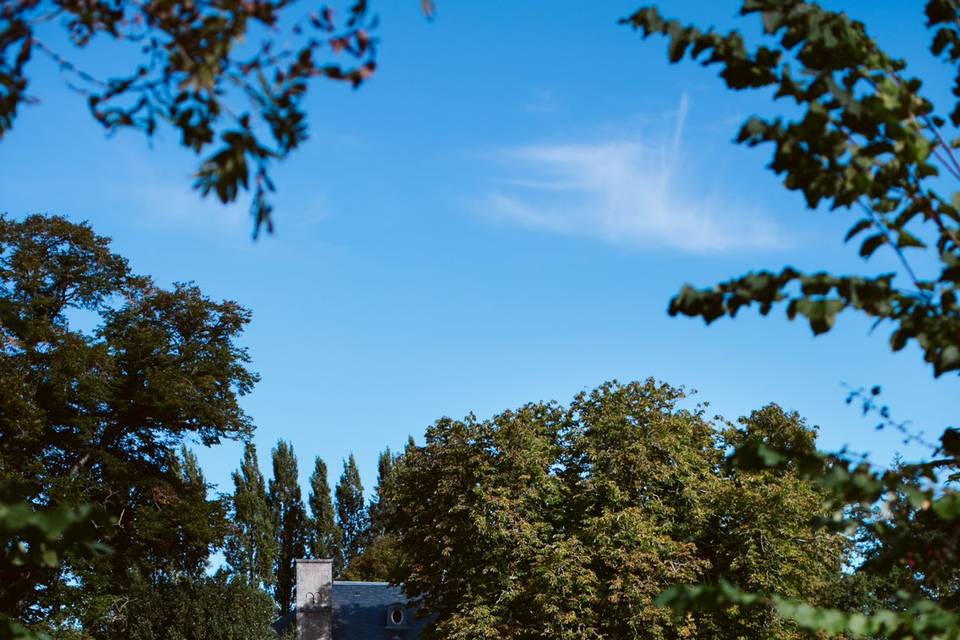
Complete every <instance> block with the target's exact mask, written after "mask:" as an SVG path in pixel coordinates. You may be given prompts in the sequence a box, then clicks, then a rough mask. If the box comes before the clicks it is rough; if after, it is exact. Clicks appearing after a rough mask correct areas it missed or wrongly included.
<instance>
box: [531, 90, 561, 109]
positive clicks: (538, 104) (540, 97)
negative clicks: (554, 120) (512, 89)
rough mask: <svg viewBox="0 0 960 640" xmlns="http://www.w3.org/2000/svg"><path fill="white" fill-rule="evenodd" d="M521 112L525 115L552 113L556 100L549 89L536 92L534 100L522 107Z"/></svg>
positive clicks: (555, 107)
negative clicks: (524, 112)
mask: <svg viewBox="0 0 960 640" xmlns="http://www.w3.org/2000/svg"><path fill="white" fill-rule="evenodd" d="M523 110H524V111H526V112H527V113H552V112H554V111H556V110H557V99H556V97H555V96H554V95H553V91H551V90H549V89H545V90H543V91H537V92H536V94H535V96H534V99H533V100H532V101H531V102H528V103H527V104H525V105H524V106H523Z"/></svg>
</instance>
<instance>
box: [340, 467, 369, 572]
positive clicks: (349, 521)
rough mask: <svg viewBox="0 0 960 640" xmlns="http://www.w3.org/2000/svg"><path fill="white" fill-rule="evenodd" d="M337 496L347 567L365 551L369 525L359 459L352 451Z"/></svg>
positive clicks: (345, 565)
mask: <svg viewBox="0 0 960 640" xmlns="http://www.w3.org/2000/svg"><path fill="white" fill-rule="evenodd" d="M336 498H337V526H338V527H339V528H340V531H341V532H342V534H343V537H342V540H341V544H340V555H341V557H342V558H343V566H344V567H347V566H348V565H349V564H350V560H352V559H353V558H355V557H357V556H358V555H360V553H361V552H362V551H363V548H364V546H365V538H366V534H367V529H368V526H369V519H368V515H367V508H366V505H365V504H364V499H363V484H362V483H361V482H360V471H359V470H358V469H357V461H356V459H355V458H354V457H353V454H352V453H351V454H350V457H348V458H347V459H346V460H345V461H344V463H343V474H342V475H341V476H340V482H338V483H337V490H336Z"/></svg>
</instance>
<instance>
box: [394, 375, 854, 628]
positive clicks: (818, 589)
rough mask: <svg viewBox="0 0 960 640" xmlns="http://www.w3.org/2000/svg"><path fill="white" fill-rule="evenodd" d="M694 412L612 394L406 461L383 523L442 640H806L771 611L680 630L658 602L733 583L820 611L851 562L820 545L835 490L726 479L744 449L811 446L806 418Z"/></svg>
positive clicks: (471, 426)
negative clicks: (735, 453)
mask: <svg viewBox="0 0 960 640" xmlns="http://www.w3.org/2000/svg"><path fill="white" fill-rule="evenodd" d="M685 402H687V396H686V394H685V392H684V391H682V390H680V389H676V388H673V387H670V386H669V385H666V384H662V383H657V382H655V381H653V380H647V381H646V382H635V383H630V384H623V385H621V384H617V383H607V384H605V385H603V386H601V387H599V388H597V389H595V390H593V391H591V392H589V393H583V394H580V395H579V396H577V397H576V398H575V399H574V400H573V401H572V402H571V403H570V405H569V406H561V405H559V404H556V403H550V404H539V403H538V404H529V405H525V406H523V407H521V408H519V409H517V410H512V411H505V412H503V413H501V414H498V415H496V416H494V417H493V418H491V419H489V420H478V419H477V418H475V417H474V416H468V417H467V418H465V419H464V420H462V421H460V420H451V419H449V418H444V419H441V420H439V421H437V422H436V423H435V424H434V425H432V426H431V427H430V428H429V429H428V430H427V433H426V441H425V444H424V445H423V446H422V447H408V449H407V451H406V453H405V455H404V456H403V457H402V458H401V459H400V460H399V461H398V462H397V465H396V467H395V470H394V474H395V476H394V481H393V483H392V484H391V489H390V491H389V494H388V495H390V499H391V500H392V501H393V502H394V504H395V505H396V506H397V508H395V509H393V510H391V511H390V512H389V515H388V516H387V519H388V523H389V527H390V529H391V530H392V532H393V534H394V535H395V536H396V539H397V543H398V546H399V548H400V551H401V555H400V557H401V564H400V570H399V573H400V575H399V576H397V577H398V579H400V580H402V581H403V582H404V584H405V588H406V590H407V592H408V593H409V594H411V595H413V596H415V597H418V598H421V599H422V601H423V603H424V605H425V608H426V610H427V612H428V613H429V614H431V615H433V616H435V620H434V623H433V625H432V626H431V633H432V634H433V636H434V637H440V638H570V639H571V640H572V639H574V638H578V639H579V638H594V637H595V638H624V637H634V638H672V637H779V638H792V637H801V635H800V634H799V633H798V631H797V630H796V629H795V628H794V627H793V626H792V625H791V624H790V623H789V622H785V621H784V620H782V619H781V618H778V617H777V616H776V615H774V613H773V612H772V611H770V610H767V611H757V612H755V613H754V614H753V615H751V616H750V617H749V618H744V617H742V616H738V615H736V614H735V612H731V611H720V612H707V613H703V614H699V615H695V616H689V617H687V618H684V619H674V618H673V617H672V616H671V615H670V612H669V611H667V610H665V609H662V608H660V607H659V606H658V605H657V604H656V603H655V600H656V598H657V597H658V596H659V594H660V593H661V592H662V591H664V590H665V589H667V588H668V587H669V586H671V585H673V584H675V583H678V582H681V583H683V582H696V581H700V580H711V579H713V578H714V576H717V575H727V576H730V575H736V576H737V577H739V578H740V580H741V581H742V583H743V584H749V585H754V586H756V587H758V588H759V587H762V586H768V585H776V586H777V588H779V589H782V590H784V591H785V592H789V593H792V594H795V595H797V596H799V597H806V598H809V599H811V600H812V601H814V602H819V603H822V604H826V603H827V602H829V598H830V594H831V593H832V590H833V588H834V587H835V586H836V585H837V584H838V583H839V581H840V579H841V572H840V565H841V563H842V562H843V560H844V558H845V556H846V553H847V544H846V541H845V539H844V538H843V536H841V535H839V534H837V533H834V532H828V531H818V532H815V533H811V532H810V529H809V526H808V523H809V519H810V517H811V516H814V515H816V514H817V513H823V515H826V513H825V512H822V506H821V505H822V500H823V495H824V493H823V490H822V489H821V488H819V487H818V486H817V485H816V484H815V483H813V482H810V481H809V480H806V479H804V478H802V477H801V476H800V474H799V472H798V470H797V469H780V470H776V471H771V470H762V471H746V470H742V469H738V468H732V467H731V468H727V467H725V466H724V465H722V464H721V462H722V461H723V458H724V451H725V449H726V447H727V446H729V445H730V444H731V443H732V442H735V441H737V440H739V439H744V438H748V437H757V438H760V439H761V440H762V441H764V442H769V443H771V445H773V444H775V443H778V442H782V441H789V442H795V441H801V442H804V443H806V444H807V446H809V447H812V446H813V441H814V437H815V435H814V432H813V430H812V429H811V428H810V427H808V426H807V425H806V424H805V423H804V422H803V421H802V420H801V419H800V418H799V416H797V415H795V414H790V413H787V412H784V411H783V410H782V409H780V408H779V407H777V406H774V405H771V406H768V407H765V408H764V409H762V410H760V411H757V412H755V413H754V414H752V415H750V416H748V417H746V418H744V419H743V420H742V421H741V424H740V425H739V426H736V425H729V426H727V427H726V428H725V429H724V430H723V431H722V432H718V431H717V430H716V429H715V427H717V426H722V425H715V424H713V423H711V422H710V421H708V420H707V419H706V418H705V417H704V414H703V411H702V409H700V408H696V407H694V408H683V407H682V405H683V404H684V403H685ZM758 516H759V517H758ZM758 634H759V635H758Z"/></svg>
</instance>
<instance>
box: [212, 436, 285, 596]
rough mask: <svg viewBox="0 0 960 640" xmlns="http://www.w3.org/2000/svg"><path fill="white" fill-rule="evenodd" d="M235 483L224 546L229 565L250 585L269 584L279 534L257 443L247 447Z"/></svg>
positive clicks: (234, 473)
mask: <svg viewBox="0 0 960 640" xmlns="http://www.w3.org/2000/svg"><path fill="white" fill-rule="evenodd" d="M233 486H234V491H233V496H232V498H231V500H230V503H231V505H230V506H231V514H230V515H231V523H230V533H229V535H228V536H227V541H226V545H225V548H224V554H225V555H226V559H227V564H228V565H229V566H230V568H231V569H232V570H233V572H234V573H236V574H237V575H240V576H242V577H243V578H244V580H246V581H247V584H249V585H251V586H255V587H259V586H261V585H269V584H271V583H272V582H273V559H274V557H275V556H276V547H277V543H276V534H275V533H274V523H273V515H272V514H271V512H270V506H269V504H268V503H267V491H266V483H265V482H264V479H263V474H261V473H260V467H259V466H258V464H257V448H256V447H255V446H254V445H253V443H249V442H248V443H247V445H246V446H245V447H244V449H243V463H242V464H241V465H240V469H239V470H238V471H234V472H233Z"/></svg>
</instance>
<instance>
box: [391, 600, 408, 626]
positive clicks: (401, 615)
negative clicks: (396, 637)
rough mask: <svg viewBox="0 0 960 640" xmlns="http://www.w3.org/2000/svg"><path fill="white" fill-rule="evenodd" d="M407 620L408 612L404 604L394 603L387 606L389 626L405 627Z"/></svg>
mask: <svg viewBox="0 0 960 640" xmlns="http://www.w3.org/2000/svg"><path fill="white" fill-rule="evenodd" d="M406 621H407V613H406V611H405V610H404V606H403V605H402V604H399V603H397V604H392V605H390V606H389V607H387V626H388V627H391V628H397V627H403V626H405V623H406Z"/></svg>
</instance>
